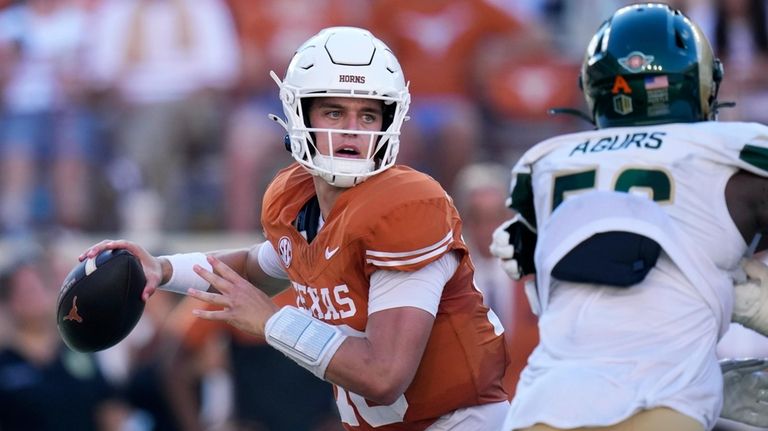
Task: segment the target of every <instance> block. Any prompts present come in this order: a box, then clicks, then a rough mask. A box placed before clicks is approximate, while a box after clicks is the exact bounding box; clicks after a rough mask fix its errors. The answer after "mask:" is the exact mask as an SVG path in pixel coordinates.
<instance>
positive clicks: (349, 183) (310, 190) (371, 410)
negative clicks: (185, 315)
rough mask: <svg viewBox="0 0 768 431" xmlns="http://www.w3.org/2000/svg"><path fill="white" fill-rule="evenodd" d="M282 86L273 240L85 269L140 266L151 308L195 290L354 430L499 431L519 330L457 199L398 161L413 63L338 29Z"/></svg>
mask: <svg viewBox="0 0 768 431" xmlns="http://www.w3.org/2000/svg"><path fill="white" fill-rule="evenodd" d="M272 76H273V78H274V79H275V81H276V82H277V84H278V86H279V89H280V93H279V94H280V101H281V102H282V104H283V110H284V114H285V118H284V119H282V118H278V117H276V116H273V119H274V120H275V121H277V122H278V123H280V124H281V125H283V126H284V127H285V129H286V130H287V133H288V135H287V137H286V146H287V148H288V150H289V151H290V152H291V154H292V155H293V158H294V159H295V160H296V163H295V164H293V165H291V166H289V167H287V168H286V169H284V170H282V171H281V172H280V173H278V175H277V176H276V177H275V179H274V180H273V181H272V183H271V185H270V186H269V187H268V189H267V191H266V194H265V197H264V205H263V211H262V225H263V226H264V232H265V235H266V239H267V241H266V242H264V243H261V244H257V245H255V246H253V247H252V248H250V249H244V250H229V251H219V252H211V253H208V254H202V253H186V254H180V255H173V256H165V257H160V258H156V257H153V256H151V255H149V254H148V253H147V251H146V250H144V249H143V248H142V247H140V246H138V245H137V244H135V243H133V242H128V241H103V242H101V243H99V244H97V245H95V246H93V247H91V248H90V249H89V250H88V251H87V252H86V253H83V255H82V256H81V259H84V258H88V257H93V256H95V255H96V254H98V253H99V251H101V250H103V249H108V248H126V249H128V250H129V251H131V252H132V253H134V254H135V255H137V256H139V257H140V259H141V261H142V263H143V265H144V269H145V272H146V274H147V280H148V281H147V286H146V290H145V292H144V293H145V297H148V296H149V295H151V294H152V293H153V291H154V290H155V289H156V288H157V287H158V286H160V288H161V289H167V290H172V291H179V292H181V293H187V294H189V295H191V296H193V297H195V298H198V299H200V300H202V301H205V302H207V303H209V304H212V305H215V306H217V307H218V308H219V309H218V310H213V311H210V310H197V311H196V314H197V315H198V316H200V317H201V318H204V319H211V320H218V321H226V322H228V323H230V324H232V325H233V326H235V327H237V328H239V329H241V330H243V331H246V332H248V333H250V334H253V335H257V336H263V337H265V338H266V340H267V342H268V343H269V344H270V345H271V346H273V347H274V348H275V349H277V350H279V351H281V352H282V353H284V354H285V355H286V356H288V358H290V359H292V360H294V361H296V362H297V363H298V364H299V365H301V366H303V367H305V368H306V369H308V370H310V371H311V372H312V373H314V374H315V375H316V376H317V377H318V378H321V379H325V380H327V381H329V382H331V383H333V384H334V386H335V395H336V400H337V406H338V410H339V414H340V416H341V420H342V422H343V424H344V426H345V427H346V428H347V429H350V430H369V429H373V428H375V429H377V430H388V429H397V430H424V429H439V430H448V429H462V430H464V429H471V430H494V431H495V430H498V428H499V427H500V426H501V423H502V421H503V419H504V415H505V414H506V412H507V410H508V408H509V402H508V392H507V390H506V389H505V388H504V387H503V385H502V377H503V376H504V373H505V371H506V368H507V365H508V363H509V361H508V358H507V356H506V353H505V346H504V340H503V334H502V333H503V328H502V327H501V325H500V324H499V321H498V319H497V318H496V316H495V315H494V314H493V312H492V311H490V310H489V309H488V308H487V307H485V306H484V305H483V303H482V296H481V294H480V293H479V291H478V290H476V289H475V288H474V286H473V284H472V278H473V267H472V263H471V261H470V258H469V255H468V252H467V247H466V245H465V244H464V242H463V241H462V239H461V219H460V218H459V215H458V213H457V211H456V209H455V208H454V205H453V203H452V201H451V198H450V197H449V196H448V195H447V194H446V192H445V191H444V190H443V189H442V188H441V187H440V185H439V184H438V183H437V182H435V181H434V180H432V179H431V178H429V177H428V176H426V175H424V174H422V173H419V172H417V171H414V170H412V169H409V168H407V167H404V166H399V165H395V160H396V157H397V153H398V147H399V145H400V142H399V136H400V127H401V125H402V124H403V122H404V121H405V119H406V114H407V112H408V105H409V101H410V95H409V92H408V86H407V84H406V82H405V80H404V77H403V72H402V70H401V69H400V66H399V63H398V60H397V58H396V57H395V56H394V55H393V53H392V52H391V51H390V50H389V49H388V48H387V47H386V46H385V45H384V43H382V42H381V41H380V40H379V39H377V38H376V37H374V36H373V35H372V34H371V33H370V32H368V31H367V30H364V29H359V28H351V27H334V28H328V29H325V30H323V31H321V32H320V33H319V34H317V35H316V36H314V37H312V38H311V39H309V40H308V41H307V42H305V43H304V44H303V45H302V46H301V47H300V48H299V49H298V50H297V51H296V54H295V56H294V57H293V59H292V61H291V63H290V65H289V66H288V70H287V73H286V74H285V78H284V79H283V80H280V79H279V78H277V76H275V75H274V73H273V74H272ZM270 278H278V279H280V278H282V279H285V278H287V279H289V280H290V282H291V285H292V288H293V289H294V291H295V294H296V304H295V306H286V307H282V308H278V307H277V306H276V305H275V303H273V302H272V301H271V300H270V298H269V297H268V296H267V295H266V294H265V293H263V292H262V291H261V290H259V289H258V288H255V287H264V286H266V284H265V283H264V282H265V281H266V280H268V279H270ZM209 285H210V286H213V288H214V289H212V290H211V291H210V292H209V291H207V290H208V289H209ZM254 286H255V287H254ZM289 383H290V382H286V384H289Z"/></svg>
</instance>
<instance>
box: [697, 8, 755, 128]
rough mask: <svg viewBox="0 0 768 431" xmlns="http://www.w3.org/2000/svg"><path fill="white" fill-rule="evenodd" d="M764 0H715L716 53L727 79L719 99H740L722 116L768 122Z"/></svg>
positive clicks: (714, 36)
mask: <svg viewBox="0 0 768 431" xmlns="http://www.w3.org/2000/svg"><path fill="white" fill-rule="evenodd" d="M766 3H767V2H766V1H765V0H715V25H714V28H713V32H714V35H713V36H712V38H711V40H712V43H713V45H714V47H713V48H714V50H715V53H717V55H718V56H719V57H720V59H721V60H722V61H723V64H724V66H725V74H726V77H727V79H726V80H725V81H724V84H723V86H722V90H721V96H720V100H726V101H727V100H738V103H737V105H736V107H735V109H725V110H723V111H721V114H722V118H723V119H732V120H740V121H760V122H768V112H766V109H765V107H766V106H768V75H767V74H766V73H765V71H766V69H768V29H767V28H768V26H767V25H766V20H768V15H766V13H768V11H767V10H766V9H767V8H768V7H767V6H766Z"/></svg>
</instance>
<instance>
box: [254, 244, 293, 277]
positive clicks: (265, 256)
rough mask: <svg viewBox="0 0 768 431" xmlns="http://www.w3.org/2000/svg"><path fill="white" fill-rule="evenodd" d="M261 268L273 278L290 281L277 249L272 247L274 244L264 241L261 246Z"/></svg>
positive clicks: (259, 257)
mask: <svg viewBox="0 0 768 431" xmlns="http://www.w3.org/2000/svg"><path fill="white" fill-rule="evenodd" d="M257 256H258V259H259V266H260V267H261V270H262V271H264V273H265V274H267V275H268V276H270V277H272V278H282V279H284V280H287V279H288V273H286V272H285V268H283V262H282V261H281V260H280V256H278V255H277V252H276V251H275V248H274V247H272V243H271V242H269V241H264V242H263V243H261V244H259V254H258V255H257Z"/></svg>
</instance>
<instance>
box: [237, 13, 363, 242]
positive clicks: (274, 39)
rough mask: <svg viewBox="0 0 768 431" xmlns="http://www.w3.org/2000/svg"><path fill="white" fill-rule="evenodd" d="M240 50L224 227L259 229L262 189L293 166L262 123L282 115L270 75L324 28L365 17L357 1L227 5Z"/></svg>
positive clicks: (271, 128) (270, 126) (275, 132)
mask: <svg viewBox="0 0 768 431" xmlns="http://www.w3.org/2000/svg"><path fill="white" fill-rule="evenodd" d="M227 3H229V5H230V7H231V9H232V15H233V17H234V18H235V23H236V24H237V29H238V32H239V37H240V46H241V47H242V63H241V64H242V67H241V69H240V79H239V82H238V86H237V92H236V100H235V108H234V111H233V113H232V115H231V117H230V118H229V120H228V123H227V126H226V127H227V130H226V139H227V143H226V145H227V158H226V165H225V166H226V169H225V170H226V177H225V180H226V187H225V190H226V193H227V194H226V196H225V199H226V205H225V206H226V211H227V226H228V227H229V228H230V229H232V230H236V231H249V230H250V231H254V230H259V223H260V221H259V214H261V193H260V191H261V190H264V188H265V187H266V185H267V183H268V181H269V180H271V179H272V177H273V176H274V174H275V173H276V172H277V170H278V169H279V168H280V167H283V166H285V165H287V164H288V163H290V161H292V159H291V156H290V153H288V152H287V151H286V149H285V145H284V144H283V135H284V132H283V130H282V129H281V128H280V127H278V126H276V124H275V123H274V122H272V121H270V120H269V119H268V118H267V114H269V113H275V114H280V115H282V106H281V105H280V102H279V100H278V98H277V97H276V95H277V86H276V85H275V82H274V81H273V80H272V78H270V76H269V71H270V70H275V71H281V70H285V68H286V67H287V66H288V62H289V61H290V59H291V57H292V56H293V51H294V50H295V48H296V47H297V46H299V45H300V44H301V43H302V42H303V41H305V40H306V39H307V38H308V37H310V36H311V35H313V34H315V33H317V32H318V31H319V30H320V29H322V28H324V27H330V26H335V25H352V26H359V25H361V24H363V23H364V22H365V20H366V17H367V6H366V3H365V2H360V1H358V0H282V1H273V0H227Z"/></svg>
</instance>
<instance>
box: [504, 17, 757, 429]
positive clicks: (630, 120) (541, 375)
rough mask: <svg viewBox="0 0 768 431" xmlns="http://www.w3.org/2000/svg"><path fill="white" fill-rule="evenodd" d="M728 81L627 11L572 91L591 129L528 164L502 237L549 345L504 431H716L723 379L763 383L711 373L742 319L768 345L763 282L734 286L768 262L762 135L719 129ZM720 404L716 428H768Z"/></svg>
mask: <svg viewBox="0 0 768 431" xmlns="http://www.w3.org/2000/svg"><path fill="white" fill-rule="evenodd" d="M722 77H723V70H722V67H721V64H720V62H719V61H718V60H717V59H716V58H714V56H713V53H712V49H711V48H710V45H709V42H708V41H707V39H706V37H705V36H704V34H703V33H702V32H701V31H700V29H699V28H698V27H697V26H696V24H694V23H693V22H692V21H691V20H690V19H688V18H687V17H686V16H684V15H683V14H682V13H681V12H680V11H677V10H674V9H671V8H670V7H669V6H667V5H664V4H635V5H631V6H628V7H625V8H622V9H619V10H618V11H616V12H615V14H614V15H613V16H612V17H610V18H609V19H608V20H607V21H605V22H604V23H603V25H602V26H601V27H600V28H599V29H598V31H597V33H596V34H595V35H594V37H593V38H592V40H591V42H590V43H589V46H588V47H587V51H586V56H585V59H584V63H583V66H582V70H581V80H580V83H581V86H582V90H583V92H584V95H585V98H586V101H587V105H588V107H589V115H587V117H588V118H590V119H591V120H592V121H593V122H594V125H595V126H596V130H593V131H587V132H581V133H574V134H567V135H562V136H557V137H554V138H551V139H548V140H546V141H543V142H541V143H539V144H537V145H536V146H534V147H533V148H531V149H530V150H528V151H527V152H526V153H525V154H524V155H523V157H522V158H521V159H520V160H519V161H518V162H517V164H516V165H515V167H514V168H513V172H512V173H513V179H512V189H511V197H510V199H509V204H510V207H511V208H513V209H515V210H516V211H517V212H518V215H517V216H516V218H515V219H513V220H511V221H509V222H507V223H505V224H503V225H502V226H500V227H499V229H497V231H496V232H495V233H494V237H495V238H494V245H492V249H493V252H494V254H496V255H497V256H499V257H502V258H503V265H504V267H505V268H506V269H507V272H508V273H509V274H510V275H511V276H512V277H513V278H519V277H520V276H521V275H523V274H526V273H533V272H535V274H536V281H535V283H531V284H529V285H528V286H527V287H526V291H527V293H528V297H529V302H530V303H531V305H532V307H533V309H534V311H535V312H536V313H537V314H538V316H539V330H540V336H541V341H540V343H539V345H538V346H537V347H536V349H535V350H534V352H533V353H532V354H531V356H530V358H529V360H528V365H527V367H526V368H525V370H524V371H523V372H522V375H521V378H520V382H519V384H518V387H517V392H516V395H515V398H514V400H513V401H512V406H511V408H510V412H509V414H508V416H507V419H506V421H505V425H504V427H503V429H504V430H510V429H515V430H554V429H573V428H578V429H592V428H590V427H600V429H601V430H618V429H633V430H654V431H659V430H662V431H663V430H670V431H671V430H676V431H679V430H704V429H711V428H713V427H714V425H715V421H716V420H717V418H718V415H719V414H720V412H721V407H722V406H723V377H722V374H721V372H722V371H725V372H727V373H729V375H730V376H733V378H732V379H729V381H731V382H738V381H744V382H745V383H744V384H745V385H746V384H750V385H753V386H754V383H755V382H756V381H763V382H764V381H765V380H766V379H765V378H764V376H763V377H761V378H759V377H760V376H755V375H753V374H754V373H755V372H759V371H760V370H761V368H760V367H761V366H762V367H763V368H762V369H763V370H764V364H765V362H764V361H762V362H761V361H751V362H745V363H734V364H726V365H727V366H726V365H724V367H723V369H722V370H721V367H720V366H719V364H718V360H717V357H716V356H715V345H716V344H717V342H718V340H719V339H720V337H721V336H722V335H723V334H724V332H725V331H726V329H727V328H728V326H729V324H730V322H731V320H732V317H733V318H734V319H735V320H737V321H740V322H743V323H745V324H748V325H749V326H751V327H752V328H754V329H757V330H758V331H761V332H762V333H764V334H768V306H765V307H763V308H761V304H762V302H761V298H762V296H765V295H766V293H765V291H766V290H767V289H768V274H763V275H764V276H762V277H761V276H760V275H761V274H762V273H761V272H760V270H759V269H760V268H763V266H762V265H761V264H759V265H758V264H756V263H755V262H754V261H751V263H750V264H749V265H747V266H746V267H745V270H746V272H747V275H748V276H751V278H752V279H751V280H748V282H747V283H746V284H744V285H742V287H743V290H745V292H746V294H745V295H739V296H737V298H736V301H734V279H733V273H735V272H738V271H740V270H741V269H740V261H741V260H742V257H743V256H744V255H745V254H748V250H750V249H752V250H753V249H755V248H756V249H758V250H761V249H764V248H765V246H766V242H765V241H760V240H759V238H760V237H759V236H757V238H758V239H757V240H754V241H753V238H755V237H756V234H758V232H760V231H761V230H762V229H764V228H765V227H766V226H768V127H766V126H764V125H760V124H754V123H719V122H716V121H713V120H715V119H716V114H717V110H718V108H719V107H721V106H722V105H721V104H719V103H718V101H717V92H718V88H719V86H720V83H721V80H722ZM750 244H753V247H752V248H750ZM755 267H757V268H758V269H755ZM739 290H741V288H738V289H737V291H739ZM764 302H766V303H768V301H764ZM744 376H751V377H749V378H745V379H742V378H741V377H744ZM748 389H750V393H751V394H753V395H754V394H757V393H758V392H759V391H757V390H754V388H748ZM763 392H764V391H763ZM762 397H763V398H764V397H765V396H764V395H763V396H762ZM728 401H729V402H728V405H727V406H726V407H727V409H728V410H727V411H724V412H723V415H724V416H727V417H730V418H732V419H737V420H741V421H744V422H750V420H752V423H753V424H756V425H757V424H758V423H755V422H754V420H755V419H758V418H759V416H760V415H759V414H755V411H756V410H762V418H763V419H762V421H763V422H766V419H765V418H766V415H765V413H766V412H767V411H766V404H765V403H764V401H765V400H764V399H763V400H760V399H759V397H758V396H753V397H752V398H751V399H750V400H749V401H750V402H751V404H750V405H747V404H745V403H744V402H743V401H744V400H738V399H736V397H731V399H730V400H728ZM740 402H741V407H748V408H747V409H746V410H748V411H743V412H742V413H744V414H739V413H738V410H739V408H738V404H739V403H740ZM765 425H768V423H764V424H763V426H765ZM582 427H585V428H582ZM602 427H606V428H602Z"/></svg>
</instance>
